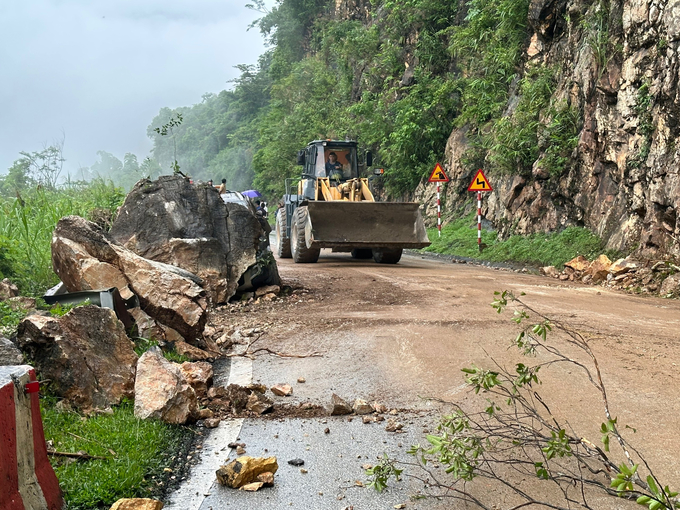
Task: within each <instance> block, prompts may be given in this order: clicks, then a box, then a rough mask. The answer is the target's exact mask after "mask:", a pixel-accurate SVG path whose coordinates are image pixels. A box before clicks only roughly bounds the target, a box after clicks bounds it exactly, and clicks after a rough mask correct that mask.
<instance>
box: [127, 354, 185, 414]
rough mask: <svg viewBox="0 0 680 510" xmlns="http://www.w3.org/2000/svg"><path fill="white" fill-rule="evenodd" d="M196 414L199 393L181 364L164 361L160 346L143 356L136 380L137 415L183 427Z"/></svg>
mask: <svg viewBox="0 0 680 510" xmlns="http://www.w3.org/2000/svg"><path fill="white" fill-rule="evenodd" d="M197 414H198V399H197V398H196V392H195V391H194V389H193V388H192V387H191V386H190V385H189V383H188V382H187V380H186V379H185V377H184V374H183V373H182V370H181V369H180V365H179V364H177V363H173V362H171V361H168V360H167V359H165V358H164V357H163V353H162V352H161V350H160V349H159V348H158V347H152V348H151V349H149V350H148V351H147V352H145V353H144V354H142V356H141V357H140V358H139V362H138V363H137V378H136V380H135V416H136V417H137V418H141V419H147V418H156V419H159V420H162V421H164V422H166V423H175V424H183V423H186V422H187V421H189V420H191V419H192V418H194V417H195V416H197Z"/></svg>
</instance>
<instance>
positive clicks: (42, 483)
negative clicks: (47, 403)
mask: <svg viewBox="0 0 680 510" xmlns="http://www.w3.org/2000/svg"><path fill="white" fill-rule="evenodd" d="M38 390H39V383H38V382H37V380H36V377H35V370H34V369H33V367H30V366H28V365H19V366H5V367H2V366H0V510H59V509H61V508H62V505H63V500H62V497H61V491H60V490H59V482H58V481H57V477H56V475H55V474H54V470H53V469H52V466H51V465H50V462H49V460H48V458H47V445H46V444H45V434H44V431H43V425H42V418H41V417H40V402H39V401H38Z"/></svg>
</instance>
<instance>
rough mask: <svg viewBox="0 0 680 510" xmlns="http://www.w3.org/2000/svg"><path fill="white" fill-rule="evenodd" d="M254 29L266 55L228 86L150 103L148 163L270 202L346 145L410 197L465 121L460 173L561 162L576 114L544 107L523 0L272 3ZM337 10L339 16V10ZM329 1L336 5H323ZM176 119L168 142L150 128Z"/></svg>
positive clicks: (543, 75) (543, 71) (550, 85)
mask: <svg viewBox="0 0 680 510" xmlns="http://www.w3.org/2000/svg"><path fill="white" fill-rule="evenodd" d="M251 7H252V8H254V9H256V10H260V11H261V12H262V13H263V17H262V18H261V19H259V20H258V21H257V22H256V23H254V25H255V26H257V27H258V28H259V29H260V30H261V32H262V34H263V35H264V37H265V38H266V40H267V41H268V43H269V44H270V49H269V50H268V51H267V53H265V55H263V56H262V57H261V59H260V62H259V63H258V65H257V66H241V72H242V74H241V77H240V78H239V79H237V80H236V81H235V83H234V86H233V89H232V90H230V91H223V92H221V93H219V94H207V95H205V96H204V97H203V101H202V102H201V103H199V104H197V105H194V106H193V107H188V108H178V109H176V110H170V109H167V108H166V109H163V110H161V112H160V113H159V115H158V116H157V117H156V118H155V119H154V120H153V122H152V124H151V126H149V135H150V136H151V137H152V138H153V139H154V155H155V159H156V160H158V161H159V162H160V163H161V166H162V167H163V169H167V168H169V167H170V165H171V162H172V161H173V158H172V147H173V144H176V145H177V150H178V160H179V165H180V167H181V169H182V171H184V172H185V173H188V174H189V175H192V176H193V177H196V178H199V179H203V180H207V179H214V180H218V179H222V178H226V179H227V185H228V187H230V188H234V189H244V188H248V187H250V186H253V185H254V186H256V187H257V188H258V189H261V190H263V191H265V192H266V193H267V194H268V195H269V198H270V199H273V198H276V197H277V196H278V195H279V194H280V193H281V192H282V190H283V181H284V178H286V177H291V176H294V175H296V174H297V173H298V172H299V170H298V169H297V168H296V167H295V166H294V161H295V153H296V151H297V150H299V149H300V148H302V147H304V145H306V143H307V142H309V141H311V140H314V139H318V138H340V139H344V138H351V139H358V140H359V142H360V143H361V145H362V146H363V147H365V148H366V149H369V148H370V149H372V150H373V152H374V153H375V154H376V160H375V161H376V164H377V165H379V166H382V167H384V168H385V177H384V178H385V184H386V186H387V189H388V190H389V191H390V192H391V193H392V194H393V195H399V194H402V193H405V192H410V191H413V189H414V188H415V187H416V186H417V184H418V183H419V182H420V181H421V180H422V178H423V177H424V176H425V175H426V174H427V173H428V172H429V171H430V170H431V168H432V166H433V165H434V163H435V162H436V161H437V160H442V159H443V157H444V149H445V146H446V141H447V138H448V136H449V135H450V134H451V131H452V129H453V128H454V127H463V126H465V127H466V128H467V129H468V139H469V140H470V144H471V148H470V150H469V151H468V152H467V154H466V155H465V158H464V161H466V162H467V163H468V164H469V165H470V167H471V168H473V167H477V165H484V167H485V168H486V169H487V170H488V171H489V172H491V173H494V172H498V173H511V174H512V173H519V174H529V173H530V172H531V170H532V166H534V164H535V163H536V162H538V166H539V167H542V168H543V169H544V170H545V172H546V173H547V174H548V175H550V176H553V177H557V176H559V175H560V174H562V173H563V172H564V171H565V170H566V169H567V168H568V164H569V156H570V154H571V151H572V150H573V149H574V147H575V144H576V141H577V138H576V137H577V133H578V130H579V123H580V122H581V120H580V112H578V111H575V110H574V109H572V108H571V107H570V106H569V105H568V104H555V103H554V101H553V100H552V99H551V98H552V95H553V93H554V92H555V84H556V79H555V75H556V73H557V72H558V70H556V69H551V68H546V67H543V66H540V65H536V64H530V63H528V62H525V60H526V59H525V52H524V49H525V45H526V44H527V41H528V32H527V12H528V8H529V2H528V0H460V1H458V2H451V1H448V0H402V1H395V0H373V1H370V2H369V1H357V2H347V3H343V4H339V6H338V7H336V2H331V1H330V0H278V2H277V4H276V6H275V7H274V8H273V9H271V10H267V9H266V7H265V4H264V2H262V1H259V0H256V1H255V2H254V4H252V5H251ZM345 7H347V9H348V11H347V12H344V11H342V9H344V8H345ZM336 8H337V9H339V10H338V11H336ZM175 113H181V114H182V115H183V116H184V123H183V124H182V126H180V127H179V128H177V130H176V133H174V135H173V137H172V139H170V138H171V137H161V136H158V135H154V129H157V128H158V126H160V125H162V124H163V123H164V122H167V121H168V119H170V118H171V116H172V115H173V114H175Z"/></svg>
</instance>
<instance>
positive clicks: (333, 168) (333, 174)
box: [326, 152, 345, 181]
mask: <svg viewBox="0 0 680 510" xmlns="http://www.w3.org/2000/svg"><path fill="white" fill-rule="evenodd" d="M326 175H327V176H328V177H330V178H331V179H334V180H337V181H339V180H340V179H344V177H345V175H344V173H343V171H342V163H340V162H339V161H338V155H337V154H335V152H331V153H330V154H328V161H327V162H326Z"/></svg>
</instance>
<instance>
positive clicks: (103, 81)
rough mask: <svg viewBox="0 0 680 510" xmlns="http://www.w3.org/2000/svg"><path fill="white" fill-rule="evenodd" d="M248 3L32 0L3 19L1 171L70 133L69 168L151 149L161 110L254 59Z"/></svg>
mask: <svg viewBox="0 0 680 510" xmlns="http://www.w3.org/2000/svg"><path fill="white" fill-rule="evenodd" d="M245 3H246V1H245V0H195V1H186V0H163V1H161V0H145V1H144V2H138V1H133V0H116V1H112V0H106V1H100V2H89V1H86V0H32V1H31V2H6V4H5V5H3V9H2V11H3V12H2V16H0V67H1V68H2V69H3V76H4V77H5V79H3V80H0V112H2V122H0V173H4V172H6V170H7V169H8V168H9V166H11V164H12V162H13V161H14V160H16V159H17V158H19V157H20V155H19V152H20V151H39V150H41V149H43V147H44V146H46V145H50V144H52V143H54V142H55V141H58V140H61V139H62V138H65V144H64V157H65V158H66V160H67V161H66V163H65V166H64V173H67V172H70V173H71V174H73V175H75V174H76V171H77V169H78V168H79V167H80V166H90V165H92V164H93V163H94V162H95V160H96V158H97V155H96V152H97V151H98V150H104V151H108V152H111V153H113V154H114V155H116V156H117V157H118V158H120V159H122V158H123V155H124V154H125V153H126V152H132V153H135V154H137V155H138V156H139V158H140V160H141V159H142V158H144V157H145V156H147V154H148V151H149V150H150V148H151V142H150V141H149V139H148V138H147V135H146V128H147V126H148V125H149V122H150V121H151V119H153V117H154V116H155V115H156V114H157V113H158V111H159V109H160V108H161V107H166V106H170V107H176V106H182V105H191V104H194V103H198V102H200V101H201V96H202V95H203V94H204V93H207V92H219V91H220V90H223V89H225V88H228V87H229V84H228V83H227V82H228V81H229V80H231V79H233V78H235V77H237V76H238V75H239V72H238V71H237V70H236V69H234V67H233V66H235V65H237V64H251V63H255V62H256V61H257V58H258V56H259V55H260V54H261V53H262V52H263V50H264V45H263V41H262V37H261V35H260V33H259V31H258V30H250V31H247V28H248V25H249V24H250V23H251V22H252V21H253V20H254V19H256V18H258V17H259V14H258V13H257V12H253V11H252V10H249V9H247V8H246V7H245V5H244V4H245Z"/></svg>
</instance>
